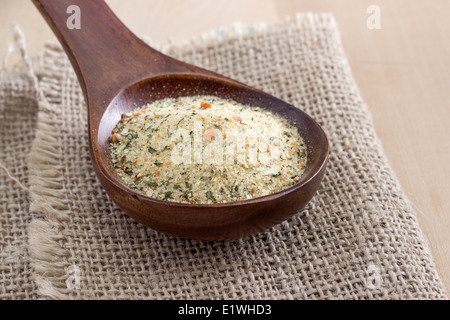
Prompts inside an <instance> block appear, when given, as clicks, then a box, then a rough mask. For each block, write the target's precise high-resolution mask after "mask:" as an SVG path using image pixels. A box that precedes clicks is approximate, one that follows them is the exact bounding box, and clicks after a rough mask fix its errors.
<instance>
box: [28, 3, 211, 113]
mask: <svg viewBox="0 0 450 320" xmlns="http://www.w3.org/2000/svg"><path fill="white" fill-rule="evenodd" d="M32 1H33V3H34V4H35V6H36V7H37V8H38V10H39V11H40V12H41V14H42V16H43V17H44V18H45V20H46V21H47V23H48V24H49V25H50V27H51V28H52V30H53V32H54V33H55V34H56V36H57V37H58V39H59V41H60V42H61V44H62V45H63V47H64V50H65V51H66V53H67V55H68V56H69V59H70V61H71V63H72V65H73V67H74V69H75V72H76V73H77V76H78V79H79V81H80V85H81V87H82V89H83V93H84V95H85V98H86V100H87V102H88V105H95V104H98V103H102V101H105V100H108V99H109V98H112V97H114V96H115V95H116V94H117V93H118V91H120V89H122V88H124V87H127V86H129V85H130V84H132V83H135V82H137V81H140V80H142V79H145V78H149V77H151V76H156V75H162V74H170V73H207V71H206V72H202V71H203V70H201V69H200V68H196V67H194V66H191V65H188V64H186V63H183V62H180V61H178V60H175V59H173V58H170V57H168V56H166V55H164V54H162V53H160V52H158V51H156V50H154V49H152V48H151V47H149V46H148V45H146V44H145V43H144V42H143V41H142V40H140V39H139V38H138V37H136V36H135V35H134V34H133V33H132V32H131V31H130V30H129V29H128V28H127V27H126V26H125V25H124V24H123V23H122V22H121V21H120V20H119V19H118V18H117V16H116V15H115V14H114V13H113V12H112V11H111V9H110V8H109V7H108V5H107V4H106V3H105V2H104V0H32Z"/></svg>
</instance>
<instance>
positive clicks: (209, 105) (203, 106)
mask: <svg viewBox="0 0 450 320" xmlns="http://www.w3.org/2000/svg"><path fill="white" fill-rule="evenodd" d="M200 107H202V108H205V109H208V108H211V104H210V103H207V102H202V103H201V104H200Z"/></svg>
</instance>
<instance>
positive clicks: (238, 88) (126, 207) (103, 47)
mask: <svg viewBox="0 0 450 320" xmlns="http://www.w3.org/2000/svg"><path fill="white" fill-rule="evenodd" d="M33 2H34V4H35V5H36V7H37V8H38V9H39V11H40V12H41V14H42V15H43V17H44V18H45V20H46V21H47V23H48V24H49V25H50V27H51V28H52V29H53V31H54V33H55V34H56V36H57V37H58V39H59V41H60V42H61V44H62V45H63V47H64V49H65V51H66V53H67V55H68V56H69V59H70V61H71V62H72V65H73V67H74V69H75V72H76V74H77V76H78V79H79V81H80V85H81V88H82V90H83V93H84V96H85V98H86V101H87V105H88V119H89V123H88V126H89V147H90V154H91V160H92V164H93V167H94V169H95V172H96V174H97V176H98V178H99V180H100V182H101V183H102V185H103V186H104V188H105V190H106V192H107V193H108V194H109V196H110V197H111V198H112V199H113V200H114V202H115V203H116V204H117V205H118V206H119V207H120V208H121V209H122V210H123V211H124V212H126V213H127V214H128V215H129V216H131V217H132V218H134V219H135V220H137V221H139V222H141V223H143V224H144V225H146V226H149V227H151V228H153V229H156V230H160V231H162V232H166V233H168V234H171V235H175V236H178V237H185V238H192V239H202V240H227V239H238V238H242V237H246V236H249V235H252V234H254V233H257V232H261V231H263V230H265V229H267V228H269V227H271V226H274V225H275V224H278V223H280V222H282V221H284V220H286V219H288V218H290V217H291V216H292V215H293V214H295V213H296V212H298V211H299V210H300V209H302V208H303V207H304V206H305V205H306V204H307V203H308V202H309V201H310V199H311V198H312V196H313V195H314V193H315V191H316V189H317V187H318V186H319V183H320V181H321V180H322V177H323V174H324V172H325V167H326V163H327V159H328V141H327V138H326V135H325V133H324V132H323V130H322V129H321V128H320V126H319V125H318V124H317V123H316V122H315V121H314V120H313V119H311V118H310V117H309V116H308V115H306V114H305V113H304V112H302V111H301V110H299V109H297V108H295V107H293V106H291V105H289V104H287V103H286V102H283V101H281V100H279V99H277V98H275V97H273V96H270V95H268V94H266V93H264V92H261V91H260V90H257V89H254V88H251V87H249V86H247V85H245V84H242V83H240V82H237V81H234V80H231V79H229V78H227V77H224V76H222V75H219V74H217V73H214V72H211V71H208V70H204V69H201V68H198V67H195V66H193V65H190V64H187V63H184V62H181V61H178V60H176V59H173V58H171V57H168V56H166V55H164V54H162V53H160V52H158V51H156V50H154V49H152V48H150V47H149V46H147V45H146V44H145V43H144V42H143V41H141V40H140V39H139V38H137V37H136V36H135V35H134V34H133V33H132V32H131V31H130V30H129V29H127V28H126V27H125V26H124V25H123V24H122V23H121V22H120V20H119V19H118V18H117V17H116V16H115V15H114V13H113V12H112V11H111V10H110V9H109V7H108V6H107V5H106V3H105V2H104V1H103V0H96V1H93V0H33ZM73 5H76V6H78V8H79V9H80V13H81V20H80V21H81V24H80V27H81V28H80V29H69V28H68V25H67V19H68V18H69V16H70V13H71V11H70V10H68V8H69V6H73ZM192 95H215V96H219V97H222V98H226V99H232V100H235V101H237V102H240V103H243V104H247V105H251V106H255V107H260V108H264V109H267V110H270V111H272V112H275V113H277V114H279V115H281V116H282V117H284V118H286V119H287V120H288V121H289V122H290V123H292V124H293V125H295V126H296V127H297V128H298V130H299V132H300V134H301V135H302V136H303V138H304V140H305V142H306V144H307V151H308V163H307V166H306V171H305V173H304V175H303V176H302V179H301V180H300V181H299V182H298V183H297V184H296V185H294V186H292V187H290V188H288V189H286V190H282V191H280V192H278V193H275V194H271V195H267V196H263V197H260V198H254V199H249V200H244V201H238V202H230V203H220V204H186V203H176V202H168V201H162V200H157V199H152V198H149V197H146V196H144V195H142V194H139V193H136V192H135V191H133V190H131V189H129V188H128V187H126V186H125V185H124V184H122V182H121V180H120V178H119V176H118V175H117V173H116V171H115V169H114V167H113V164H112V160H111V155H110V145H109V137H110V136H111V132H112V130H113V129H114V127H115V125H116V124H117V123H118V121H119V120H120V118H121V115H122V114H123V113H127V112H129V111H130V110H132V109H134V108H136V107H141V106H143V105H145V104H147V103H151V102H153V101H155V100H159V99H163V98H166V97H180V96H192Z"/></svg>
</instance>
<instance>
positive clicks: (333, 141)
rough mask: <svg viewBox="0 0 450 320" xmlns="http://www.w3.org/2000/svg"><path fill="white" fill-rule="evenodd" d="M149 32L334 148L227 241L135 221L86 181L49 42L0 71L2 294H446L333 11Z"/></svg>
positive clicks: (73, 93)
mask: <svg viewBox="0 0 450 320" xmlns="http://www.w3.org/2000/svg"><path fill="white" fill-rule="evenodd" d="M150 42H151V41H150ZM18 43H19V47H21V46H22V47H23V41H22V40H20V38H19V40H18ZM151 44H152V45H153V46H154V47H156V48H158V49H159V50H161V51H163V52H165V53H167V54H169V55H172V56H174V57H176V58H179V59H182V60H185V61H187V62H190V63H193V64H196V65H199V66H202V67H205V68H208V69H212V70H215V71H217V72H219V73H223V74H225V75H227V76H230V77H232V78H235V79H237V80H240V81H242V82H245V83H248V84H250V85H252V86H255V87H258V88H260V89H262V90H264V91H267V92H269V93H271V94H273V95H275V96H277V97H279V98H281V99H283V100H286V101H288V102H290V103H291V104H293V105H295V106H298V107H299V108H301V109H303V110H305V111H306V112H307V113H308V114H310V115H311V116H312V117H314V118H315V119H316V120H317V121H318V122H319V123H320V124H321V125H322V126H323V128H324V130H325V131H326V132H327V134H328V138H329V140H330V149H331V153H330V161H329V165H328V169H327V173H326V175H325V177H324V180H323V182H322V184H321V187H320V189H319V190H318V192H317V195H316V196H315V197H314V198H313V200H312V201H311V203H310V204H309V205H308V206H307V207H306V208H305V209H304V210H302V211H301V212H300V213H298V214H297V215H295V216H294V217H293V218H292V219H290V220H288V221H286V222H284V223H281V224H280V225H277V226H276V227H274V228H272V229H270V230H267V231H266V232H263V233H260V234H257V235H255V236H252V237H249V238H246V239H242V240H238V241H229V242H202V241H193V240H186V239H179V238H174V237H171V236H168V235H165V234H162V233H160V232H157V231H154V230H152V229H149V228H147V227H144V226H142V225H140V224H139V223H136V222H135V221H133V220H132V219H130V218H129V217H128V216H127V215H125V214H124V213H123V212H122V211H121V210H120V209H118V208H117V207H116V206H115V205H114V203H113V202H112V201H111V200H110V199H109V198H108V196H107V195H106V193H105V192H104V190H103V188H102V187H101V185H100V184H99V182H98V181H97V178H96V176H95V174H94V171H93V169H92V166H91V163H90V159H89V152H88V136H87V125H86V107H85V104H84V99H83V96H82V93H81V91H80V88H79V85H78V82H77V79H76V77H75V74H74V72H73V70H72V67H71V65H70V63H69V61H68V59H67V58H66V55H65V53H64V52H63V51H62V50H61V48H60V46H59V45H58V44H56V43H55V42H52V43H49V44H48V45H47V46H46V49H45V52H44V53H43V56H42V57H41V58H42V59H41V60H40V65H39V66H36V65H35V67H34V68H30V65H28V70H29V71H28V72H12V71H11V70H8V71H6V70H2V73H1V81H0V108H1V113H0V120H1V125H0V132H1V137H2V138H1V139H0V140H1V142H0V143H1V149H2V153H1V164H2V170H0V179H1V195H0V196H1V210H2V212H1V215H0V298H2V299H12V298H19V299H23V298H57V299H61V298H62V299H64V298H68V299H73V298H82V299H91V298H95V299H100V298H101V299H109V298H120V299H182V298H186V299H324V298H344V299H348V298H350V299H376V298H380V299H439V298H441V299H445V298H446V295H445V292H444V289H443V285H442V283H441V281H440V279H439V276H438V274H437V272H436V269H435V266H434V264H433V260H432V257H431V255H430V251H429V249H428V247H427V244H426V241H425V239H424V236H423V234H422V232H421V230H420V229H419V226H418V223H417V220H416V217H415V214H414V212H413V210H412V208H411V205H410V203H409V201H408V200H407V198H406V197H405V194H404V192H403V191H402V189H401V187H400V185H399V183H398V181H397V179H396V178H395V176H394V174H393V171H392V169H391V168H390V166H389V164H388V161H387V159H386V156H385V155H384V153H383V150H382V147H381V145H380V142H379V140H378V139H377V137H376V134H375V131H374V127H373V124H372V121H371V118H370V113H369V110H368V108H367V106H366V105H365V104H364V102H363V101H362V99H361V97H360V94H359V92H358V89H357V86H356V85H355V82H354V80H353V78H352V75H351V71H350V69H349V66H348V63H347V61H346V58H345V55H344V52H343V50H342V45H341V42H340V36H339V32H338V30H337V27H336V25H335V23H334V20H333V18H332V16H330V15H313V14H301V15H298V16H296V17H295V18H293V19H288V20H286V21H283V22H279V23H276V24H271V25H265V24H260V25H256V26H253V27H243V26H240V25H235V26H233V27H230V28H224V29H220V30H217V31H214V32H211V33H209V34H205V35H203V36H202V37H198V38H196V39H193V40H191V41H187V42H184V43H181V44H173V43H166V44H164V45H158V44H155V43H151ZM22 49H23V48H22ZM22 53H24V51H22ZM130 58H132V57H130ZM26 61H27V60H26ZM27 62H29V61H27ZM35 75H37V76H38V78H39V79H37V78H36V77H35ZM180 214H182V212H180Z"/></svg>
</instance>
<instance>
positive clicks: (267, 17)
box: [0, 0, 450, 292]
mask: <svg viewBox="0 0 450 320" xmlns="http://www.w3.org/2000/svg"><path fill="white" fill-rule="evenodd" d="M108 3H109V4H110V5H111V7H112V8H113V10H114V11H115V12H116V13H117V15H118V16H119V18H121V19H122V20H123V21H124V22H125V24H127V25H128V26H129V27H130V29H131V30H132V31H133V32H135V33H137V34H146V35H150V36H151V37H152V38H153V39H155V40H164V39H167V38H172V39H173V40H175V41H176V40H180V39H184V38H187V37H190V36H193V35H196V34H199V33H200V32H203V31H207V30H209V29H212V28H217V27H219V26H221V25H229V24H231V23H233V22H235V21H241V22H243V23H246V24H248V23H254V22H257V21H266V22H271V21H275V20H277V19H282V18H284V17H285V16H286V15H294V14H295V12H298V11H313V12H332V13H333V14H334V15H335V17H336V20H337V22H338V25H339V28H340V31H341V34H342V41H343V45H344V48H345V51H346V54H347V56H348V58H349V62H350V66H351V67H352V71H353V74H354V77H355V80H356V82H357V83H358V86H359V88H360V91H361V94H362V96H363V98H364V100H365V101H366V103H367V104H368V105H369V107H370V109H371V111H372V115H373V119H374V122H375V127H376V130H377V134H378V136H379V137H380V139H381V141H382V143H383V146H384V149H385V152H386V154H387V156H388V158H389V160H390V162H391V164H392V166H393V168H394V170H395V172H396V174H397V176H398V178H399V180H400V182H401V184H402V186H403V187H404V189H405V191H406V193H407V195H408V197H409V199H410V200H411V201H412V202H413V204H414V206H415V209H416V212H417V215H418V218H419V222H420V226H421V228H422V230H423V231H424V233H425V235H426V237H427V238H428V241H429V245H430V248H431V251H432V253H433V256H434V259H435V262H436V266H437V269H438V272H439V274H440V276H441V278H442V279H443V281H444V283H445V286H446V288H447V291H448V292H450V247H449V246H448V244H449V243H450V232H449V231H450V216H449V212H450V183H449V181H450V140H449V137H450V129H449V128H450V37H449V36H448V30H450V19H448V17H447V15H448V13H449V12H450V1H446V0H435V1H423V0H377V1H374V0H369V1H367V0H315V1H310V0H215V1H211V0H183V1H180V0H165V1H162V0H161V1H157V0H150V1H146V0H133V1H120V0H109V1H108ZM371 4H377V5H378V6H379V7H380V9H381V30H369V29H368V28H367V27H366V19H367V17H368V14H367V13H366V9H367V7H368V6H369V5H371ZM12 21H17V22H18V23H20V24H21V25H22V27H23V29H24V31H25V33H26V35H27V42H28V46H29V52H30V54H32V55H34V54H36V53H38V52H39V51H41V50H42V48H43V43H44V41H45V40H47V39H49V38H52V37H53V35H52V33H51V31H50V29H49V28H48V27H47V25H46V24H45V22H44V21H43V20H42V18H41V17H40V16H39V14H38V13H37V10H36V9H35V8H34V7H33V5H32V4H31V2H30V1H26V0H2V1H1V3H0V54H1V53H3V52H4V50H5V48H6V46H7V43H8V42H9V41H11V39H12V37H11V36H10V33H9V31H8V29H9V25H10V23H11V22H12Z"/></svg>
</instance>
